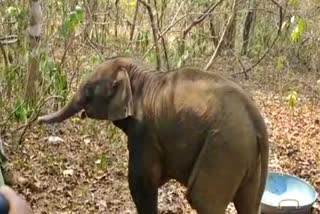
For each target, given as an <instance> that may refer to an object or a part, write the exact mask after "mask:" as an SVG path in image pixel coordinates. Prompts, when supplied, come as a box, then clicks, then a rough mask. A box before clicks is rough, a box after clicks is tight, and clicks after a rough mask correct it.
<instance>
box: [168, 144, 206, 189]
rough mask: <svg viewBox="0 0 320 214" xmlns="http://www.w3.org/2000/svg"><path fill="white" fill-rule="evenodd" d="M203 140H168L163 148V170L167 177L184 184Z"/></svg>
mask: <svg viewBox="0 0 320 214" xmlns="http://www.w3.org/2000/svg"><path fill="white" fill-rule="evenodd" d="M202 144H203V142H201V141H199V140H197V139H186V138H182V139H179V140H176V141H171V142H170V141H168V143H167V144H166V145H165V146H164V147H163V149H164V151H163V152H164V171H165V174H166V176H167V177H168V178H171V179H175V180H177V181H179V182H180V183H182V184H183V185H186V184H187V182H188V178H189V175H190V173H191V171H192V168H193V164H194V162H195V160H196V159H197V156H198V154H199V152H200V149H201V145H202Z"/></svg>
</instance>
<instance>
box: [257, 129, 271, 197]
mask: <svg viewBox="0 0 320 214" xmlns="http://www.w3.org/2000/svg"><path fill="white" fill-rule="evenodd" d="M257 141H258V144H259V151H260V164H261V174H260V186H259V190H258V194H259V195H258V196H259V198H260V200H261V199H262V195H263V192H264V189H265V186H266V182H267V176H268V163H269V141H268V137H267V133H264V134H263V135H258V136H257Z"/></svg>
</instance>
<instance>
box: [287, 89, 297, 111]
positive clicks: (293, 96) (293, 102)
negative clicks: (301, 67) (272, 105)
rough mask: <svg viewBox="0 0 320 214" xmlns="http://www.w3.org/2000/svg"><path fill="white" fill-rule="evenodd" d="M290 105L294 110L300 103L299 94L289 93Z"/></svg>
mask: <svg viewBox="0 0 320 214" xmlns="http://www.w3.org/2000/svg"><path fill="white" fill-rule="evenodd" d="M287 101H288V105H289V106H290V107H291V108H293V107H294V106H295V105H296V104H297V102H298V93H297V92H296V91H294V90H292V91H290V92H289V95H288V96H287Z"/></svg>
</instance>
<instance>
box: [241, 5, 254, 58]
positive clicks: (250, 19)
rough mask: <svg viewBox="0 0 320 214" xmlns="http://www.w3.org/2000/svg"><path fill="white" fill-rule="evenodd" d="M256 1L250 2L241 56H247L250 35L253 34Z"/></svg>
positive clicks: (244, 27)
mask: <svg viewBox="0 0 320 214" xmlns="http://www.w3.org/2000/svg"><path fill="white" fill-rule="evenodd" d="M254 5H255V0H248V12H247V15H246V18H245V22H244V26H243V33H242V48H241V54H242V55H247V53H248V47H249V41H250V35H251V34H252V29H253V24H254V19H255V16H256V11H255V9H254Z"/></svg>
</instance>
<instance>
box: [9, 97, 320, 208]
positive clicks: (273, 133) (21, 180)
mask: <svg viewBox="0 0 320 214" xmlns="http://www.w3.org/2000/svg"><path fill="white" fill-rule="evenodd" d="M254 98H255V100H256V101H257V103H258V105H259V107H260V108H261V110H262V112H263V114H264V116H265V118H266V121H267V124H268V128H269V132H270V137H271V157H270V169H271V170H276V171H283V172H289V173H292V174H294V175H297V176H300V177H301V178H304V179H306V180H307V181H308V182H310V183H311V184H312V185H314V187H315V188H316V189H317V191H318V193H319V194H320V122H319V120H320V108H319V103H311V102H309V101H306V100H305V101H301V102H298V106H297V107H296V108H295V111H294V113H292V112H291V111H290V109H289V107H288V105H287V104H286V102H285V101H283V99H282V98H281V97H277V96H273V95H267V94H265V93H262V92H255V94H254ZM13 129H14V128H12V130H13ZM16 135H17V133H14V132H10V131H7V132H6V141H7V146H6V150H7V151H8V156H9V158H10V160H11V166H12V169H13V171H14V172H15V175H16V178H17V179H16V180H17V183H16V184H15V185H14V187H15V188H16V189H17V190H19V192H20V193H22V194H23V195H24V196H26V198H27V200H28V201H29V202H31V204H32V207H33V209H34V211H35V213H135V211H134V205H133V202H132V200H131V197H130V194H129V190H128V184H127V157H128V152H127V150H126V143H125V137H124V136H123V135H122V134H121V133H120V132H119V131H117V129H116V128H115V127H113V126H112V125H108V124H107V123H106V122H96V121H93V120H83V121H80V120H76V119H74V120H68V121H66V122H64V123H63V124H60V125H55V126H46V125H42V126H39V125H36V124H35V125H33V126H32V127H31V129H30V130H29V131H28V133H27V135H26V138H25V141H24V143H23V147H21V148H18V146H17V145H15V143H14V141H15V140H14V139H15V136H16ZM50 136H51V137H52V136H56V137H60V138H61V139H62V140H63V142H56V143H53V142H49V139H48V138H49V137H50ZM184 191H185V190H184V188H183V187H181V186H180V185H179V184H178V183H176V182H174V181H172V182H170V183H168V184H166V185H165V186H164V187H162V188H161V190H160V192H159V207H160V209H161V210H162V213H192V210H191V209H190V206H189V205H188V204H187V203H186V200H185V199H184ZM217 194H219V193H217ZM316 206H318V207H319V198H318V202H317V204H316ZM230 212H231V211H230ZM318 213H320V208H318Z"/></svg>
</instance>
